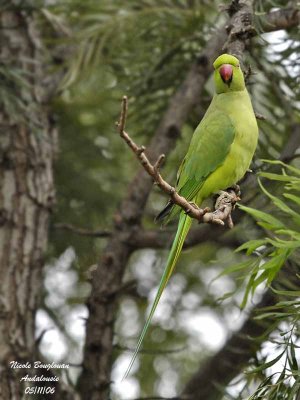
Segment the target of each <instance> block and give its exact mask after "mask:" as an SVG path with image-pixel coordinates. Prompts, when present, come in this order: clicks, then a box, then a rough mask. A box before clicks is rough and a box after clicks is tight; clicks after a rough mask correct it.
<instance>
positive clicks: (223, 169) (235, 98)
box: [124, 54, 258, 378]
mask: <svg viewBox="0 0 300 400" xmlns="http://www.w3.org/2000/svg"><path fill="white" fill-rule="evenodd" d="M213 66H214V83H215V91H216V93H215V95H214V97H213V99H212V102H211V104H210V106H209V107H208V109H207V111H206V113H205V115H204V117H203V119H202V121H201V122H200V124H199V125H198V127H197V129H196V130H195V132H194V134H193V137H192V140H191V143H190V146H189V149H188V152H187V153H186V156H185V157H184V159H183V161H182V163H181V165H180V168H179V170H178V174H177V183H176V190H177V191H178V193H179V194H180V195H181V196H184V197H185V198H186V199H187V200H189V201H190V202H193V203H195V204H196V205H198V206H200V205H201V203H202V202H203V200H204V199H206V198H207V197H209V196H210V195H211V194H213V193H216V192H218V191H220V190H225V189H227V188H229V187H231V186H233V185H234V184H236V183H237V182H238V181H239V180H240V179H241V178H242V177H243V176H244V174H245V173H246V171H247V169H248V168H249V166H250V163H251V160H252V157H253V154H254V151H255V149H256V146H257V139H258V126H257V122H256V117H255V114H254V111H253V108H252V104H251V100H250V97H249V94H248V91H247V89H246V86H245V81H244V76H243V72H242V70H241V68H240V63H239V60H238V59H237V58H236V57H234V56H232V55H229V54H222V55H221V56H219V57H218V58H217V59H216V60H215V62H214V63H213ZM177 215H179V223H178V228H177V233H176V236H175V239H174V241H173V244H172V247H171V250H170V253H169V257H168V260H167V264H166V267H165V270H164V273H163V275H162V278H161V281H160V284H159V287H158V290H157V294H156V297H155V299H154V302H153V305H152V308H151V310H150V313H149V316H148V318H147V320H146V323H145V326H144V328H143V330H142V333H141V335H140V338H139V340H138V343H137V346H136V349H135V352H134V354H133V356H132V359H131V361H130V364H129V366H128V369H127V371H126V373H125V376H124V378H125V377H126V376H127V375H128V373H129V372H130V369H131V367H132V365H133V363H134V361H135V359H136V357H137V355H138V352H139V350H140V348H141V345H142V343H143V340H144V338H145V335H146V333H147V330H148V328H149V325H150V322H151V320H152V317H153V314H154V312H155V310H156V307H157V305H158V302H159V300H160V297H161V295H162V293H163V290H164V288H165V287H166V285H167V283H168V281H169V279H170V276H171V275H172V272H173V270H174V268H175V265H176V262H177V260H178V257H179V255H180V252H181V249H182V246H183V243H184V240H185V238H186V235H187V233H188V231H189V229H190V227H191V224H192V219H191V218H190V217H189V216H188V215H187V214H186V213H185V212H184V210H182V209H181V208H180V207H179V206H177V205H174V204H172V202H171V201H169V203H168V204H167V206H166V207H165V208H164V209H163V210H162V211H161V213H160V214H159V215H158V216H157V220H164V222H166V223H167V222H169V221H170V220H171V219H173V218H174V217H175V216H177Z"/></svg>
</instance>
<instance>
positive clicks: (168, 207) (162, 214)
mask: <svg viewBox="0 0 300 400" xmlns="http://www.w3.org/2000/svg"><path fill="white" fill-rule="evenodd" d="M173 207H174V204H173V203H172V202H171V201H169V202H168V204H167V205H166V206H165V208H164V209H163V210H161V212H160V213H159V214H158V215H157V216H156V217H155V222H160V221H163V220H164V219H165V218H167V216H168V215H169V214H170V212H171V210H172V208H173Z"/></svg>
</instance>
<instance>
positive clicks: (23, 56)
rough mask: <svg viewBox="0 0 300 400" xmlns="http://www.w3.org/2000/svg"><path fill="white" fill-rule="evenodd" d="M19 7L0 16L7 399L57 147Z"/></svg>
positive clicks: (14, 379) (22, 344) (38, 63)
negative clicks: (8, 93)
mask: <svg viewBox="0 0 300 400" xmlns="http://www.w3.org/2000/svg"><path fill="white" fill-rule="evenodd" d="M12 3H14V2H12ZM18 7H19V5H18V4H17V5H16V6H15V8H14V10H13V11H2V12H1V17H0V25H1V29H0V41H1V50H0V58H1V74H3V75H4V77H3V75H1V80H2V89H3V90H5V85H7V87H9V90H10V91H11V90H12V88H13V89H14V92H13V93H12V94H11V97H10V99H9V98H5V96H3V99H1V100H2V104H1V112H0V126H1V133H2V134H1V143H0V153H1V154H0V182H1V194H0V237H1V240H0V254H1V259H0V310H1V311H0V320H1V324H0V397H1V399H10V400H19V399H21V398H24V387H23V384H21V383H20V377H21V376H20V373H21V374H23V375H24V370H23V372H22V370H20V369H13V368H11V367H10V364H9V363H10V362H11V361H18V362H21V363H22V362H24V363H26V362H30V361H31V360H33V359H34V357H35V354H36V342H35V313H36V310H37V308H38V306H39V302H40V296H41V292H42V290H41V289H42V287H43V284H42V282H43V276H42V268H43V263H44V253H45V251H46V247H47V241H48V221H49V217H50V213H51V209H52V206H53V202H54V187H53V159H54V154H55V151H56V130H55V128H54V127H53V126H52V124H51V121H50V118H49V115H48V110H47V108H46V107H45V105H44V104H45V103H44V100H45V97H47V95H48V94H47V93H46V92H45V91H44V88H43V85H42V83H41V82H43V77H44V76H45V75H44V72H45V71H44V69H43V59H42V45H41V42H40V36H39V33H38V31H37V30H36V24H35V19H34V17H33V16H32V15H29V14H28V13H27V12H26V11H18ZM3 71H8V72H7V73H5V72H4V73H3ZM20 71H22V73H20ZM10 73H15V74H16V75H17V74H20V75H21V77H20V81H21V79H22V80H24V82H25V80H26V85H25V84H24V83H22V85H19V86H18V83H17V82H18V81H17V80H16V81H14V83H15V85H14V84H13V83H12V81H13V79H12V78H11V75H10ZM10 79H12V81H11V80H10ZM27 85H28V86H27ZM8 97H9V96H8ZM14 97H15V99H14ZM9 101H11V102H12V104H13V106H15V108H14V107H13V106H12V104H9ZM18 104H22V107H20V108H18ZM28 373H30V370H29V371H28Z"/></svg>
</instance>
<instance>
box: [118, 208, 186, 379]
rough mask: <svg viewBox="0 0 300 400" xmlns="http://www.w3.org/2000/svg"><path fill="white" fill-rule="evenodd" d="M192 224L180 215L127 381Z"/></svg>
mask: <svg viewBox="0 0 300 400" xmlns="http://www.w3.org/2000/svg"><path fill="white" fill-rule="evenodd" d="M191 223H192V219H191V218H190V217H188V216H187V215H186V214H185V213H184V212H182V213H181V214H180V219H179V224H178V228H177V233H176V236H175V239H174V241H173V245H172V248H171V251H170V254H169V257H168V260H167V265H166V267H165V270H164V273H163V276H162V277H161V280H160V284H159V287H158V290H157V294H156V296H155V299H154V302H153V305H152V307H151V310H150V313H149V315H148V318H147V321H146V323H145V325H144V328H143V331H142V333H141V335H140V338H139V340H138V343H137V346H136V349H135V351H134V354H133V356H132V359H131V361H130V364H129V366H128V368H127V371H126V373H125V375H124V378H123V379H125V378H126V377H127V376H128V374H129V372H130V370H131V367H132V365H133V363H134V361H135V359H136V357H137V355H138V352H139V350H140V348H141V345H142V343H143V341H144V338H145V336H146V333H147V331H148V329H149V325H150V322H151V320H152V317H153V314H154V312H155V310H156V307H157V305H158V302H159V300H160V298H161V295H162V293H163V291H164V288H165V287H166V285H167V283H168V281H169V279H170V277H171V275H172V272H173V270H174V268H175V265H176V262H177V260H178V257H179V255H180V252H181V249H182V246H183V243H184V240H185V238H186V235H187V233H188V231H189V229H190V226H191Z"/></svg>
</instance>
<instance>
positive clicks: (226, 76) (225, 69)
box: [220, 64, 233, 83]
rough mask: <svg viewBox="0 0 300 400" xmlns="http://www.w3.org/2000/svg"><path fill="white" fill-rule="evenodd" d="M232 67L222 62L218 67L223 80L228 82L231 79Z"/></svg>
mask: <svg viewBox="0 0 300 400" xmlns="http://www.w3.org/2000/svg"><path fill="white" fill-rule="evenodd" d="M232 74H233V69H232V65H230V64H223V65H222V66H221V68H220V75H221V78H222V80H223V82H225V83H228V82H231V80H232Z"/></svg>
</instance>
